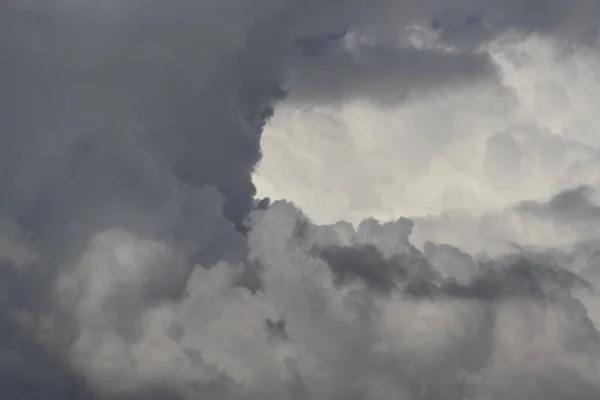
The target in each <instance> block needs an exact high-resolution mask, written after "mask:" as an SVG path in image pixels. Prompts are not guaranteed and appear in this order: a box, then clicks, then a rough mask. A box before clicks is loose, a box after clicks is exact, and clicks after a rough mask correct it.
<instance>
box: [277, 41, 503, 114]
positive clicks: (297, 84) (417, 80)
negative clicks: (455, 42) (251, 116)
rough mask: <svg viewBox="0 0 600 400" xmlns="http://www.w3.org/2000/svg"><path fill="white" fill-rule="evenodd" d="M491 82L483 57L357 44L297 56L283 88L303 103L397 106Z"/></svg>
mask: <svg viewBox="0 0 600 400" xmlns="http://www.w3.org/2000/svg"><path fill="white" fill-rule="evenodd" d="M495 78H496V71H495V68H494V66H493V64H492V63H491V61H490V59H489V57H488V56H487V54H485V53H450V52H447V51H446V52H444V51H440V50H435V49H433V50H431V49H417V48H401V49H394V48H391V47H384V46H376V45H367V44H364V45H360V46H359V47H357V48H356V49H352V50H350V49H347V48H344V47H342V46H341V45H339V44H338V45H335V46H333V45H332V46H331V48H330V49H329V51H324V52H323V54H322V55H321V56H317V57H315V56H312V57H311V56H306V55H304V56H301V57H299V60H298V61H297V62H296V63H295V64H294V67H293V69H292V70H291V72H290V78H289V79H288V81H286V86H285V87H286V88H288V90H289V91H290V93H292V94H293V95H294V97H295V98H299V99H300V100H303V101H309V102H310V101H314V102H325V103H330V102H336V101H338V100H351V99H360V98H368V99H370V100H372V101H375V102H382V103H391V104H397V103H399V102H402V101H405V100H407V99H408V98H410V97H411V96H413V97H414V96H415V95H425V94H427V93H429V92H430V91H431V90H434V89H435V90H440V89H441V88H446V89H452V88H456V87H460V86H461V85H464V84H466V83H474V82H478V81H484V80H493V79H495Z"/></svg>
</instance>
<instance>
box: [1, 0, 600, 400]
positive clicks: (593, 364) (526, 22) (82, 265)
mask: <svg viewBox="0 0 600 400" xmlns="http://www.w3.org/2000/svg"><path fill="white" fill-rule="evenodd" d="M451 3H452V4H450V3H449V2H443V1H436V0H431V1H408V2H398V1H391V0H376V1H368V2H367V1H363V0H345V1H344V0H320V1H316V0H315V1H313V0H258V1H246V0H219V1H216V0H215V1H212V0H211V1H200V0H171V1H159V0H130V1H125V0H121V1H119V0H102V1H91V0H4V1H3V2H2V3H1V5H0V89H1V91H0V105H1V107H0V188H1V190H2V195H1V196H0V398H1V399H6V400H38V399H39V400H41V399H44V400H142V399H144V400H146V399H149V400H154V399H156V400H159V399H160V400H165V399H169V400H170V399H173V400H195V399H222V400H226V399H249V400H250V399H290V400H308V399H331V400H334V399H356V400H359V399H360V400H363V399H364V400H388V399H402V400H463V399H464V400H466V399H476V400H508V399H523V400H525V399H527V400H542V399H543V400H559V399H581V400H587V399H590V400H591V399H598V398H600V385H599V383H598V382H600V369H599V368H600V367H599V366H598V360H599V358H598V357H599V356H600V337H599V333H598V331H597V329H596V327H595V325H594V323H595V321H596V320H597V318H598V317H600V314H598V311H597V310H598V309H599V308H595V307H597V306H596V305H597V304H600V303H598V297H597V293H596V291H595V290H596V289H595V287H596V286H595V285H596V284H597V283H598V282H597V281H596V275H597V274H595V271H596V270H597V268H596V262H597V261H596V260H597V257H596V256H595V245H594V242H593V241H587V242H585V244H584V245H581V246H580V247H577V248H576V249H575V250H573V249H571V250H573V251H571V252H563V251H562V250H560V251H559V250H556V249H555V252H554V253H553V252H551V251H550V250H547V249H541V250H540V251H536V252H535V253H534V252H532V251H525V250H523V251H522V252H520V253H519V254H516V255H514V254H513V255H506V256H505V257H500V258H489V257H488V258H485V257H481V256H472V255H469V254H467V253H466V252H465V251H463V250H461V249H459V248H457V247H453V246H450V245H448V244H443V243H434V242H433V241H429V242H427V243H425V245H424V246H423V250H422V251H421V250H419V249H418V248H417V247H415V245H413V244H412V243H411V235H412V231H413V227H414V223H413V222H412V221H411V220H408V219H405V218H401V219H398V220H395V221H388V222H379V221H376V220H375V219H368V220H365V221H363V222H362V223H361V224H360V225H358V226H357V227H356V228H355V227H353V226H352V225H351V224H350V223H347V222H340V223H338V224H334V225H330V226H320V225H317V224H315V223H313V222H311V221H310V220H308V219H307V218H306V217H304V216H303V214H302V212H301V211H300V210H298V209H296V208H295V207H294V206H293V205H292V204H290V203H287V202H283V201H278V202H275V203H272V204H269V202H268V200H260V199H258V198H256V191H255V188H254V185H253V183H252V174H253V172H254V168H255V167H256V165H257V163H258V162H259V160H260V158H261V147H260V139H261V133H262V130H263V128H264V126H265V124H266V123H267V122H268V120H269V118H270V117H271V116H272V115H273V113H274V112H276V105H277V102H278V101H280V100H282V99H283V98H285V97H286V96H290V97H292V98H293V99H294V101H296V102H298V103H303V102H304V103H320V102H325V103H336V102H338V101H341V100H348V99H356V98H366V99H369V100H372V101H374V102H384V103H398V102H402V101H406V100H407V99H409V98H410V97H411V96H413V95H415V94H417V95H427V94H432V93H439V92H440V91H442V90H444V91H457V90H461V88H462V87H463V86H467V85H470V84H473V83H478V82H481V81H497V79H498V73H497V71H496V68H495V66H494V63H493V61H492V59H491V58H490V57H489V55H488V54H487V53H486V52H485V46H484V45H485V44H486V43H488V42H489V41H491V40H493V39H495V38H497V37H498V36H500V35H501V34H503V33H505V32H506V31H509V30H516V31H518V32H521V33H523V34H530V33H536V34H541V35H548V36H551V37H558V38H560V39H564V40H566V41H573V43H576V41H577V40H579V39H581V38H583V37H586V38H587V36H586V35H588V33H589V31H591V30H593V26H591V25H592V23H593V21H595V19H594V18H595V17H593V15H597V14H594V13H595V12H596V3H595V2H593V1H591V0H590V1H587V0H578V1H574V2H561V1H551V2H549V3H547V2H540V1H534V0H525V1H520V2H516V1H508V2H488V1H486V2H473V1H470V0H464V1H459V2H451ZM517 3H518V5H517ZM463 17H464V18H463ZM592 20H593V21H592ZM432 21H433V22H432ZM457 21H458V22H457ZM461 21H462V22H461ZM415 25H419V26H422V27H433V28H435V29H433V31H436V32H438V34H439V36H438V37H437V39H435V40H434V42H432V43H429V44H428V45H426V46H425V45H418V44H415V43H413V42H411V41H409V40H405V39H406V37H405V36H406V35H404V34H403V33H402V29H407V28H412V27H413V26H415ZM346 28H348V33H347V35H345V36H344V37H336V38H335V40H332V41H331V43H324V44H323V45H322V46H321V45H320V46H317V47H319V51H318V52H316V53H315V54H306V53H303V52H302V51H299V49H298V48H297V46H295V45H294V43H297V40H298V39H302V38H307V37H308V38H311V37H317V38H318V37H319V35H323V34H324V32H325V34H327V33H331V32H338V31H340V30H343V29H346ZM432 37H433V36H432ZM577 43H578V42H577ZM503 143H504V142H502V143H500V142H499V144H498V146H500V150H498V151H499V152H500V153H501V154H500V153H499V154H500V156H498V157H500V158H502V156H503V154H504V153H503V151H504V150H503V149H504V147H506V146H504V147H502V146H503ZM510 144H511V143H509V145H510ZM507 146H508V145H507ZM509 150H510V149H509ZM494 154H495V153H494ZM492 156H493V155H492ZM490 157H491V156H490ZM517 209H518V211H519V212H521V213H523V214H528V215H529V214H531V215H535V216H536V218H540V219H547V220H552V221H555V220H556V221H558V222H557V223H562V224H565V226H566V225H568V226H569V227H571V228H570V229H580V230H581V232H583V233H585V234H587V233H589V234H590V235H592V233H593V232H595V231H594V228H593V227H590V226H591V225H590V223H589V220H593V221H596V220H597V218H598V215H600V214H599V211H598V210H599V209H600V208H599V207H598V206H597V205H596V204H595V203H594V201H593V199H592V198H591V196H590V195H589V193H588V192H587V191H586V189H584V188H578V189H575V190H573V191H570V192H565V193H561V194H558V195H557V196H556V197H554V198H553V199H551V200H550V202H549V203H547V204H545V203H539V202H538V203H533V202H530V203H523V204H521V205H519V206H518V207H517ZM590 232H591V233H590ZM432 240H433V239H432ZM578 257H579V258H581V257H583V258H584V259H585V268H584V269H582V271H583V272H582V273H581V274H578V273H577V271H572V270H571V269H570V268H567V267H566V266H565V265H566V264H568V262H567V261H569V260H570V262H571V263H573V262H574V261H573V260H575V259H578ZM580 275H581V276H580Z"/></svg>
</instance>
